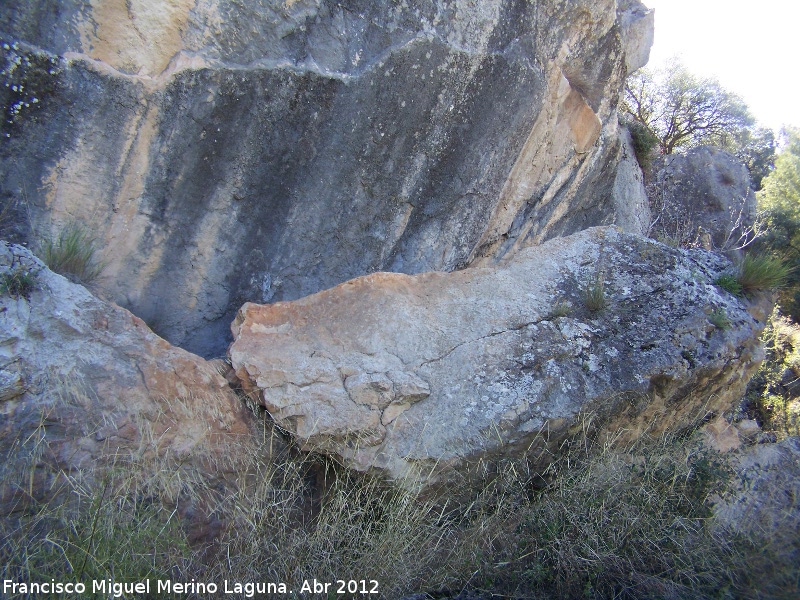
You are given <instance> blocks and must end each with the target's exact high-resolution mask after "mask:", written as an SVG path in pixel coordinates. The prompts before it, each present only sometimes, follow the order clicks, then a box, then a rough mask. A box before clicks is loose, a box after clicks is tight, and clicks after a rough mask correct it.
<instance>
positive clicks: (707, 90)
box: [622, 61, 775, 190]
mask: <svg viewBox="0 0 800 600" xmlns="http://www.w3.org/2000/svg"><path fill="white" fill-rule="evenodd" d="M622 109H623V120H624V121H626V122H627V124H628V128H629V129H630V131H631V135H632V136H633V139H634V147H635V149H636V157H637V158H638V159H639V164H640V165H641V166H642V168H643V169H647V168H648V166H649V162H650V157H651V153H652V149H653V148H655V147H658V148H659V151H660V152H661V154H672V153H674V152H677V151H680V150H687V149H689V148H693V147H695V146H701V145H709V146H717V147H719V148H722V149H723V150H727V151H728V152H730V153H731V154H734V155H735V156H736V157H737V158H739V159H740V160H741V161H742V162H744V163H745V165H747V168H748V170H749V171H750V177H751V179H752V182H753V188H754V189H756V190H758V189H761V182H762V180H763V179H764V177H766V176H767V175H768V174H769V172H770V171H771V170H772V168H773V163H774V160H775V135H774V134H773V132H772V130H770V129H767V128H765V127H758V126H756V125H755V120H754V119H753V116H752V115H751V114H750V111H749V109H748V108H747V105H746V104H745V103H744V101H743V100H742V99H741V98H740V97H739V96H737V95H736V94H734V93H732V92H729V91H727V90H725V89H724V88H723V87H722V86H720V84H719V82H718V81H717V80H716V79H709V78H700V77H696V76H695V75H693V74H692V73H690V72H689V71H688V70H687V69H686V68H685V67H684V66H683V65H681V64H680V63H679V62H675V61H673V62H672V63H669V64H668V65H667V66H665V67H663V68H661V69H657V70H654V71H649V70H646V69H643V70H640V71H637V72H636V73H634V74H633V75H631V76H630V77H628V80H627V82H626V84H625V97H624V101H623V104H622Z"/></svg>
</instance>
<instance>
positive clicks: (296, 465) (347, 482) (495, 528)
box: [0, 408, 798, 599]
mask: <svg viewBox="0 0 800 600" xmlns="http://www.w3.org/2000/svg"><path fill="white" fill-rule="evenodd" d="M174 410H178V409H177V408H176V409H174ZM261 416H262V417H263V414H262V415H261ZM262 424H263V428H262V436H261V438H260V439H257V440H253V439H250V440H247V441H243V440H233V442H232V443H233V444H242V445H241V446H239V447H232V448H231V451H230V452H228V453H226V455H222V454H221V453H217V454H207V455H204V456H202V457H201V460H202V462H203V464H204V466H205V472H208V471H216V472H217V473H218V474H219V476H218V477H210V476H208V475H203V474H202V473H201V472H200V471H199V470H198V469H197V468H196V466H192V465H191V464H189V463H188V462H186V461H185V460H183V459H182V460H178V457H175V456H169V455H164V454H163V453H161V454H159V453H154V452H151V451H150V450H151V448H146V447H145V446H147V445H148V444H149V443H154V442H156V441H157V440H156V438H155V437H154V438H153V439H152V440H151V441H150V442H147V441H146V442H144V443H143V446H142V447H141V448H139V449H136V450H133V451H131V452H130V453H129V454H127V455H125V456H121V455H118V456H116V457H114V459H113V461H112V462H111V463H110V464H107V465H105V469H104V471H102V472H100V471H98V473H104V474H103V475H97V474H95V475H97V476H96V477H94V478H92V477H91V475H92V474H90V473H84V474H72V475H70V476H68V477H67V476H63V477H60V478H59V479H58V485H60V486H62V487H63V491H65V492H66V493H64V494H61V495H55V496H53V498H52V500H50V501H46V502H42V503H39V504H36V503H32V504H30V505H29V506H28V508H26V509H25V510H23V511H20V512H18V513H16V514H13V515H9V516H7V517H6V518H5V519H4V520H3V521H2V530H1V535H2V537H1V538H0V539H1V540H2V542H0V556H2V564H3V567H2V570H3V572H2V577H3V578H10V579H14V580H16V581H23V580H28V581H31V580H34V581H36V580H39V581H42V580H47V581H49V579H50V578H55V579H56V580H59V579H62V580H65V581H75V580H77V579H82V580H84V581H89V580H91V579H102V578H109V577H110V578H114V579H115V580H117V581H135V580H140V579H144V578H151V579H154V580H155V579H159V578H160V579H167V578H171V579H172V580H184V581H189V580H191V579H192V578H195V579H196V580H197V581H207V582H208V581H214V582H217V583H219V584H221V583H222V581H223V580H226V579H227V580H229V581H262V582H283V583H286V584H287V586H289V588H291V589H294V590H299V589H300V586H301V585H302V583H303V581H304V580H310V579H312V578H316V579H317V580H319V581H335V580H336V579H356V580H361V579H366V580H376V581H377V582H379V586H380V588H379V589H380V594H378V595H372V596H370V597H373V598H378V597H380V598H388V599H396V598H401V597H403V596H404V595H407V594H410V593H414V592H420V591H424V592H428V593H430V594H432V596H431V597H447V595H448V594H449V595H450V596H454V595H456V594H458V593H460V592H461V591H462V590H477V591H478V592H480V591H481V590H483V591H486V592H492V593H496V594H499V595H501V596H502V597H508V598H552V597H569V598H578V597H582V598H612V597H613V598H655V597H657V598H704V597H713V598H728V597H730V598H733V597H758V594H759V593H760V592H759V589H760V588H762V587H763V586H764V585H765V582H764V581H760V580H759V574H758V573H757V572H754V570H753V569H754V567H753V566H752V565H761V566H759V567H758V568H759V569H764V568H766V566H765V565H767V564H768V565H769V568H770V569H773V570H774V572H775V573H777V574H778V575H780V578H779V577H778V575H775V581H778V580H780V581H782V582H784V583H785V582H787V581H791V574H792V571H791V569H792V565H791V564H787V560H786V559H785V557H783V556H782V555H781V552H782V551H784V550H782V549H781V548H779V547H775V546H774V545H773V546H769V547H768V546H767V545H766V544H764V543H763V540H760V539H757V538H747V539H745V538H742V536H740V535H734V534H726V532H722V531H720V530H719V528H712V527H710V521H709V517H710V514H711V513H710V505H709V498H710V497H712V496H713V495H714V494H720V493H722V492H723V490H724V488H725V487H726V486H727V483H728V481H729V480H730V478H731V471H730V469H728V468H727V466H726V464H725V463H724V462H723V461H721V460H720V459H718V458H717V457H716V455H713V454H709V453H707V452H705V451H704V450H702V448H698V447H696V446H692V445H690V444H688V443H687V442H686V440H681V439H667V438H664V439H658V440H645V441H642V442H640V443H638V444H637V445H635V446H632V447H629V448H627V449H625V450H624V451H623V452H620V451H615V452H612V451H610V450H608V449H603V448H599V449H593V448H592V447H591V445H589V444H588V443H584V444H578V445H576V446H575V447H574V448H573V449H571V450H567V449H565V450H564V454H563V458H561V459H559V460H558V461H557V462H556V463H554V464H553V465H552V466H551V467H550V468H549V469H548V471H547V472H546V473H545V474H544V476H542V475H541V474H540V473H537V472H535V471H533V470H532V469H531V467H530V466H529V465H528V463H527V462H526V461H525V460H514V461H511V460H509V461H506V462H503V463H502V464H500V465H499V466H498V469H497V471H496V474H495V475H494V476H492V478H487V479H486V480H485V481H484V482H482V483H480V484H478V485H476V486H475V488H474V489H473V490H472V492H471V494H468V496H469V498H470V499H469V500H468V501H467V502H466V503H460V504H455V503H452V502H442V501H440V502H433V501H430V500H424V499H421V498H419V497H418V496H416V495H415V494H413V493H411V492H408V491H403V490H401V489H398V488H397V487H393V486H390V485H387V484H386V483H385V482H383V481H381V480H380V479H377V478H375V477H372V476H369V475H363V474H356V473H351V472H348V471H346V470H344V469H343V468H342V467H340V466H338V465H337V464H335V463H334V462H332V461H331V460H328V459H325V458H322V457H318V456H313V455H308V454H304V453H301V452H299V451H298V450H297V449H296V448H294V447H293V446H292V445H291V444H290V443H287V441H286V440H285V439H284V438H283V437H282V436H281V435H280V434H278V433H276V431H275V429H274V428H273V427H271V426H270V424H269V422H267V421H266V420H264V421H263V422H262ZM145 439H146V440H149V439H150V438H148V437H147V436H145ZM46 444H47V436H46V434H45V432H44V428H42V431H39V433H38V434H37V435H36V436H31V437H30V438H29V439H28V440H21V441H20V444H19V445H18V446H17V447H16V450H17V451H16V452H15V454H14V455H13V456H11V455H10V454H9V456H7V457H6V459H7V460H6V461H5V465H4V468H5V471H6V472H5V473H4V476H13V477H19V481H21V482H23V483H22V485H25V483H24V482H25V481H27V480H26V475H25V474H26V473H27V474H28V475H27V476H29V477H31V478H32V477H33V473H34V471H35V470H36V465H37V464H39V463H40V462H41V459H42V456H43V454H44V453H43V448H44V447H45V445H46ZM22 450H26V452H22ZM20 457H25V459H24V460H22V459H20ZM12 459H13V460H12ZM13 465H16V466H17V467H19V468H18V469H17V471H16V473H15V474H13V475H12V474H11V473H10V471H9V469H10V468H11V467H12V466H13ZM12 470H13V469H12ZM98 478H99V479H98ZM31 481H32V479H31ZM460 492H462V494H461V495H462V496H463V492H464V490H460ZM187 507H189V509H191V510H188V509H187ZM192 511H194V514H195V516H197V515H208V516H212V517H213V520H216V521H217V522H219V523H221V524H222V528H221V529H220V530H219V531H218V532H217V536H216V541H215V543H214V544H212V545H209V544H208V540H203V539H202V537H201V538H198V539H196V540H193V538H192V535H193V534H192V530H191V527H189V521H190V519H188V517H189V516H190V515H191V514H192ZM206 520H208V519H206ZM783 546H784V547H785V544H783ZM765 548H768V550H767V553H766V554H765V553H764V552H765ZM756 561H757V562H756ZM794 568H795V573H796V566H795V567H794ZM787 573H788V575H787ZM786 585H789V584H786ZM787 590H788V588H787ZM797 591H798V590H797V589H796V588H795V589H793V590H788V591H787V594H788V593H795V592H797ZM229 597H231V598H235V597H237V596H236V595H231V596H229ZM238 597H241V596H238ZM772 597H781V590H778V591H773V596H772ZM786 597H790V596H789V595H787V596H786Z"/></svg>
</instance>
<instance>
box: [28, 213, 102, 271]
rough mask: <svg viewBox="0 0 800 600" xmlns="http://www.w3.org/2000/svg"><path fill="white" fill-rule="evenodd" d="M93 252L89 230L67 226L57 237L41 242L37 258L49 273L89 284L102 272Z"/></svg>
mask: <svg viewBox="0 0 800 600" xmlns="http://www.w3.org/2000/svg"><path fill="white" fill-rule="evenodd" d="M96 253H97V242H96V240H95V238H94V237H93V236H92V235H91V234H90V233H89V231H88V230H87V229H86V228H85V227H84V226H83V225H80V224H79V223H70V224H67V225H65V226H64V227H63V229H61V231H60V232H59V234H58V236H57V237H56V238H46V239H44V240H43V241H42V242H41V244H40V246H39V252H38V255H39V258H41V259H42V262H43V263H44V264H46V265H47V267H48V268H49V269H50V270H51V271H54V272H56V273H59V274H60V275H64V276H65V277H68V278H71V279H74V280H77V281H78V282H80V283H84V284H88V283H92V282H93V281H94V280H95V279H97V278H98V277H99V276H100V273H101V272H102V271H103V265H102V263H100V262H98V261H97V259H96V256H95V255H96Z"/></svg>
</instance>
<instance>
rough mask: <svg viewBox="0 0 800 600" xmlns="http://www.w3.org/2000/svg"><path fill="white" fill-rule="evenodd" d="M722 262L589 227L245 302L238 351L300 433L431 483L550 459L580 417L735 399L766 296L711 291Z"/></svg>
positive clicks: (629, 421)
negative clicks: (438, 266) (474, 259)
mask: <svg viewBox="0 0 800 600" xmlns="http://www.w3.org/2000/svg"><path fill="white" fill-rule="evenodd" d="M727 267H729V263H728V261H727V260H726V259H724V258H722V257H721V256H719V255H716V254H713V253H709V252H704V251H702V250H692V251H685V250H678V249H673V248H670V247H667V246H665V245H662V244H660V243H658V242H655V241H653V240H648V239H645V238H641V237H638V236H633V235H629V234H624V233H622V232H621V231H619V230H618V229H617V228H613V227H611V228H607V227H599V228H593V229H589V230H586V231H583V232H580V233H578V234H575V235H573V236H570V237H566V238H559V239H555V240H551V241H549V242H547V243H545V244H543V245H541V246H534V247H529V248H525V249H522V250H520V251H519V253H517V254H516V255H514V256H513V257H510V258H509V259H507V260H506V261H504V262H502V263H500V264H499V265H497V266H495V267H493V268H477V267H475V268H470V269H467V270H463V271H457V272H453V273H437V272H433V273H425V274H420V275H415V276H409V275H402V274H393V273H375V274H372V275H368V276H364V277H360V278H357V279H354V280H352V281H348V282H346V283H344V284H341V285H339V286H337V287H334V288H332V289H329V290H325V291H323V292H319V293H317V294H314V295H312V296H308V297H306V298H303V299H300V300H296V301H292V302H278V303H275V304H271V305H257V304H246V305H245V306H243V307H242V309H241V310H240V312H239V314H238V316H237V318H236V320H235V322H234V324H233V326H232V329H233V334H234V343H233V344H232V345H231V347H230V349H229V357H230V360H231V363H232V365H233V367H234V369H235V371H236V374H237V376H238V377H239V378H240V379H241V381H242V384H243V386H244V388H245V390H247V391H248V392H250V393H251V394H252V395H253V397H254V399H256V400H257V401H258V402H260V403H261V404H263V406H265V407H266V408H267V410H268V411H269V412H270V414H271V415H272V416H273V418H274V419H275V421H276V423H277V424H278V425H279V426H280V427H282V428H284V429H286V430H288V431H289V432H291V433H292V434H293V435H294V436H295V437H296V438H297V439H298V440H299V442H300V444H301V445H302V446H303V447H304V448H306V449H309V450H317V451H321V452H325V453H328V454H332V455H334V456H337V457H338V458H339V459H340V460H341V461H343V462H344V463H345V464H346V465H348V466H350V467H353V468H356V469H359V470H372V469H377V470H379V471H382V472H383V473H384V474H386V475H388V476H389V477H391V478H395V479H404V480H405V481H406V482H407V483H410V484H414V483H435V482H436V481H446V480H449V479H450V478H452V477H455V476H457V475H458V476H461V475H464V474H468V473H469V472H470V468H471V467H472V466H475V465H479V464H481V463H483V462H485V461H491V460H492V459H493V458H496V457H499V456H506V455H515V454H516V455H520V454H525V453H532V452H533V451H534V450H537V449H538V450H539V452H537V453H534V454H536V455H537V456H538V459H540V460H543V461H545V462H546V460H547V451H550V450H551V449H552V448H554V447H555V446H557V445H558V444H559V443H561V442H562V441H563V440H564V439H565V438H566V437H567V436H569V435H570V433H571V432H572V431H574V428H575V427H584V428H585V427H591V428H592V429H594V430H595V431H597V430H598V429H599V428H601V427H604V428H605V430H606V431H609V432H619V431H622V432H623V433H622V436H621V438H620V439H631V438H633V437H636V436H638V435H640V434H641V433H642V432H644V431H650V432H659V431H663V430H667V429H679V428H682V427H690V426H692V425H694V424H696V423H697V421H698V420H699V419H703V418H705V417H707V416H708V415H709V414H711V413H715V412H721V411H723V410H725V409H726V408H729V407H730V406H731V405H732V404H733V402H734V401H736V400H738V399H739V398H740V397H741V395H742V393H743V391H744V387H745V385H746V384H747V381H748V380H749V378H750V376H751V375H752V373H753V372H754V370H755V369H756V368H757V366H758V365H759V363H760V362H761V360H762V357H763V351H762V350H761V347H760V345H759V339H758V338H759V334H760V332H761V330H762V329H763V327H764V322H765V320H766V315H767V314H768V313H769V310H768V307H767V306H766V304H769V301H768V299H762V300H760V301H759V302H756V303H754V304H751V305H748V302H745V301H742V300H740V299H738V298H736V297H734V296H732V295H730V294H729V293H727V292H725V291H723V290H721V289H719V288H717V287H716V286H715V285H714V284H713V283H712V282H713V281H714V280H715V279H716V277H717V276H718V275H719V274H720V273H721V272H722V271H724V270H725V269H726V268H727ZM762 304H763V305H764V306H762ZM751 313H752V314H751ZM538 459H537V460H538Z"/></svg>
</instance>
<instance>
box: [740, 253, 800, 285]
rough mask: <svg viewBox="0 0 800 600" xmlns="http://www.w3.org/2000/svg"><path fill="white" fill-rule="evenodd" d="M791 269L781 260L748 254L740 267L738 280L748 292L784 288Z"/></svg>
mask: <svg viewBox="0 0 800 600" xmlns="http://www.w3.org/2000/svg"><path fill="white" fill-rule="evenodd" d="M790 271H791V269H790V268H789V267H788V266H787V265H786V264H785V263H784V262H783V261H782V260H780V259H778V258H775V257H773V256H769V255H767V254H748V255H747V256H745V257H744V259H743V260H742V262H741V264H740V265H739V275H738V277H737V278H736V280H737V282H738V283H739V285H740V286H741V287H742V289H743V290H744V291H746V292H752V291H759V290H775V289H778V288H781V287H783V286H784V285H785V284H786V280H787V278H788V277H789V273H790Z"/></svg>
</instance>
